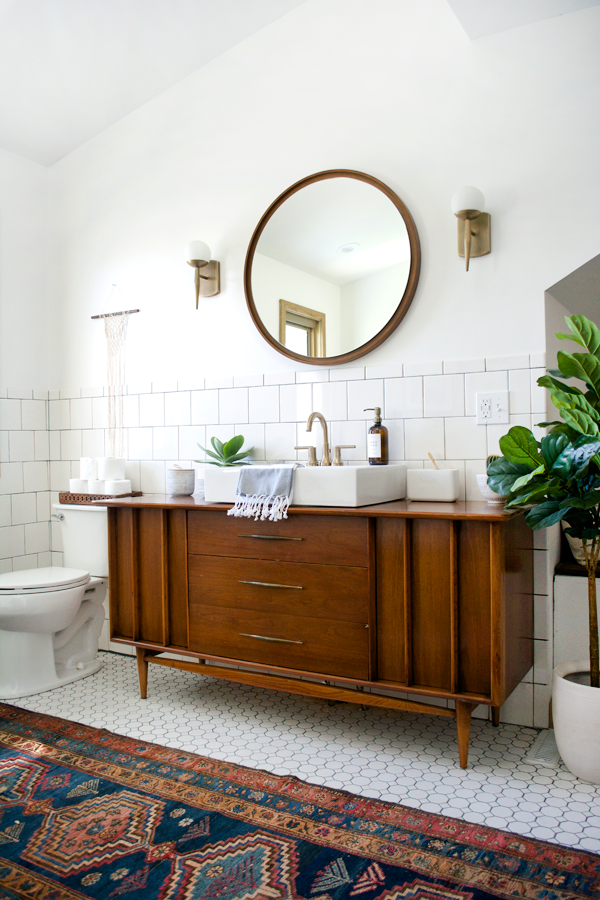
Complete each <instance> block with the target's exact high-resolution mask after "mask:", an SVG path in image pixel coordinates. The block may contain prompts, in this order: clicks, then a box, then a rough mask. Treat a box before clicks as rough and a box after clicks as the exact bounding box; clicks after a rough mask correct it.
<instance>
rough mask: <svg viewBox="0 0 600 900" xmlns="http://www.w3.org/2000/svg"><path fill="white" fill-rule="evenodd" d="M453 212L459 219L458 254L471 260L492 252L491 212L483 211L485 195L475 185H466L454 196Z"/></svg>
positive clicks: (467, 261)
mask: <svg viewBox="0 0 600 900" xmlns="http://www.w3.org/2000/svg"><path fill="white" fill-rule="evenodd" d="M451 205H452V212H453V213H454V215H455V216H456V218H457V219H458V255H459V256H464V257H465V262H466V271H467V272H468V271H469V260H470V259H471V258H472V257H475V256H485V255H486V254H487V253H491V250H492V245H491V237H490V214H489V213H485V212H482V209H483V207H484V206H485V197H484V196H483V194H482V193H481V191H480V190H478V189H477V188H475V187H464V188H461V189H460V190H459V191H457V192H456V193H455V195H454V196H453V198H452V203H451Z"/></svg>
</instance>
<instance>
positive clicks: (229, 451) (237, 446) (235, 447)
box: [223, 434, 244, 459]
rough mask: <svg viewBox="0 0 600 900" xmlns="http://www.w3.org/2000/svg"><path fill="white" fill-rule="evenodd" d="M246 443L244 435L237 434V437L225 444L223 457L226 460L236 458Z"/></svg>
mask: <svg viewBox="0 0 600 900" xmlns="http://www.w3.org/2000/svg"><path fill="white" fill-rule="evenodd" d="M243 443H244V435H243V434H236V435H235V437H232V438H231V440H229V441H227V443H226V444H223V456H224V458H225V459H229V458H230V457H231V456H235V454H236V453H239V451H240V450H241V449H242V444H243Z"/></svg>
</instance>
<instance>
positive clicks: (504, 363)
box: [485, 353, 529, 372]
mask: <svg viewBox="0 0 600 900" xmlns="http://www.w3.org/2000/svg"><path fill="white" fill-rule="evenodd" d="M485 367H486V369H487V370H488V372H496V371H498V370H499V369H528V368H529V354H528V353H517V354H515V355H514V356H488V357H487V358H486V361H485Z"/></svg>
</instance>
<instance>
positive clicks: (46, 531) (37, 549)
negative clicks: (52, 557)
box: [25, 522, 50, 554]
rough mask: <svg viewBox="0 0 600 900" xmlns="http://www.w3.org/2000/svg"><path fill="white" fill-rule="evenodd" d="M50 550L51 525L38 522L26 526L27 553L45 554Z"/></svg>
mask: <svg viewBox="0 0 600 900" xmlns="http://www.w3.org/2000/svg"><path fill="white" fill-rule="evenodd" d="M47 550H50V524H49V523H48V522H36V523H35V524H32V525H25V553H27V554H31V553H44V552H45V551H47Z"/></svg>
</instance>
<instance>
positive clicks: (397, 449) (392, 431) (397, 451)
mask: <svg viewBox="0 0 600 900" xmlns="http://www.w3.org/2000/svg"><path fill="white" fill-rule="evenodd" d="M367 424H368V423H367ZM384 424H385V426H386V428H387V430H388V454H389V459H390V462H392V460H403V459H404V421H403V420H402V419H386V421H385V423H384Z"/></svg>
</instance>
